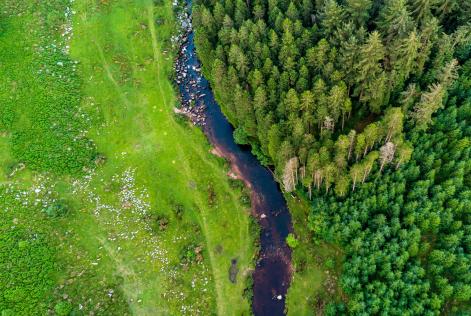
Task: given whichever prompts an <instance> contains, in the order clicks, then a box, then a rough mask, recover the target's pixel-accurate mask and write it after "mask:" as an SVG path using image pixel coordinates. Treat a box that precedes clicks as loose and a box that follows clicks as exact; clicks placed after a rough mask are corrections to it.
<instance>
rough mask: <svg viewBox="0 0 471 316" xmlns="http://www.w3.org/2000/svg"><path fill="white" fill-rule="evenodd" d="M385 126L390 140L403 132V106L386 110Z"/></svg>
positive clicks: (387, 137)
mask: <svg viewBox="0 0 471 316" xmlns="http://www.w3.org/2000/svg"><path fill="white" fill-rule="evenodd" d="M383 121H384V127H385V128H386V131H385V134H386V140H385V142H386V143H387V142H389V141H390V140H391V139H392V138H393V137H394V136H396V135H397V134H399V133H401V132H402V128H403V121H404V114H403V113H402V110H401V108H398V107H393V108H389V109H387V110H386V113H385V114H384V119H383Z"/></svg>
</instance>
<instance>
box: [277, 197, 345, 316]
mask: <svg viewBox="0 0 471 316" xmlns="http://www.w3.org/2000/svg"><path fill="white" fill-rule="evenodd" d="M285 198H286V200H287V202H288V207H289V209H290V212H291V216H292V220H293V226H294V231H295V233H296V238H297V240H298V241H299V243H298V245H297V246H296V248H294V249H293V252H292V262H293V268H294V274H293V279H292V282H291V285H290V287H289V289H288V294H287V297H286V311H287V314H288V315H293V316H298V315H299V316H308V315H323V314H324V308H325V305H326V302H328V301H333V300H339V299H340V298H341V297H343V294H342V293H341V291H340V287H339V286H338V285H339V284H338V282H339V279H338V278H339V275H340V269H341V266H342V260H343V259H342V253H341V252H340V250H339V249H337V248H336V247H335V246H334V245H327V244H317V245H316V244H315V243H313V240H312V235H311V234H310V232H309V230H308V228H307V227H306V218H307V217H308V214H309V208H310V206H309V204H308V202H307V201H305V200H302V199H300V198H298V197H296V198H294V197H292V196H291V195H285Z"/></svg>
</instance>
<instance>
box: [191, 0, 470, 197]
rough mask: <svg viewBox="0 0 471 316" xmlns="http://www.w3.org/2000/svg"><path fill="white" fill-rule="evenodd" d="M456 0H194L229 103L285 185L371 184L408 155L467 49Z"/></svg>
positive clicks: (208, 70)
mask: <svg viewBox="0 0 471 316" xmlns="http://www.w3.org/2000/svg"><path fill="white" fill-rule="evenodd" d="M458 2H459V1H456V0H438V1H422V0H410V1H406V0H386V1H380V0H376V1H372V0H366V1H364V0H348V1H340V0H339V1H337V0H325V1H324V0H319V1H301V0H291V1H288V0H270V1H266V0H259V1H252V2H245V1H243V0H224V1H207V0H200V1H197V4H198V5H197V6H196V7H195V9H194V23H195V25H196V29H197V33H196V35H197V36H196V44H197V48H198V52H199V56H200V58H201V59H202V62H203V71H204V73H205V74H206V76H207V77H208V78H210V81H211V83H212V86H213V88H214V89H215V95H216V97H217V99H218V101H219V103H220V104H221V106H222V108H223V109H224V112H225V114H226V115H227V116H228V118H229V119H230V120H231V122H232V123H233V124H234V125H235V126H236V127H237V129H236V131H237V134H236V136H238V138H239V139H240V138H241V137H240V135H244V134H245V135H246V137H245V138H247V141H249V142H250V143H251V144H252V147H253V152H254V153H255V154H256V155H257V156H258V157H259V158H260V160H261V161H262V162H263V163H266V164H269V165H273V166H274V167H275V171H276V173H277V175H278V177H279V179H280V182H281V183H282V184H283V187H284V189H285V190H286V191H288V192H290V191H293V190H295V187H296V185H298V184H302V185H303V186H305V187H306V188H308V190H309V191H311V190H312V188H313V187H315V188H316V189H318V190H321V189H322V190H324V191H327V192H328V191H329V190H331V189H334V190H335V192H336V194H337V195H339V196H345V195H346V194H347V192H348V191H349V190H355V188H356V187H358V185H359V184H360V183H364V182H365V181H366V180H367V179H368V176H369V175H370V174H371V170H372V169H373V167H374V166H375V165H379V166H380V169H381V170H382V169H383V168H384V167H385V166H386V165H389V164H394V165H395V166H396V168H399V167H401V166H402V165H403V164H404V163H405V162H407V161H408V160H409V159H410V157H411V154H412V150H413V147H412V146H411V143H410V142H409V141H407V140H406V139H405V138H404V124H405V122H408V121H412V122H414V124H415V125H416V126H417V128H420V129H426V128H427V126H429V125H430V123H431V120H432V115H433V114H434V113H435V112H436V111H437V110H438V109H440V108H442V107H443V104H444V102H445V100H446V96H447V90H448V89H449V88H450V87H451V85H452V84H453V82H454V80H455V79H456V77H457V70H458V69H459V67H460V65H461V64H462V63H463V61H464V60H465V59H466V58H467V57H468V55H469V43H470V42H471V28H470V26H469V24H466V23H467V22H468V21H469V20H470V19H471V5H469V4H463V6H458Z"/></svg>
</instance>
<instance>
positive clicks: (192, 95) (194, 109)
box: [172, 11, 206, 126]
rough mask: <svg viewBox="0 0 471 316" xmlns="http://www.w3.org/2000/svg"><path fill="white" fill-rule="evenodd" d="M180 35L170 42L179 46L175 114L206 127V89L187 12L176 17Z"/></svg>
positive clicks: (176, 63) (176, 62)
mask: <svg viewBox="0 0 471 316" xmlns="http://www.w3.org/2000/svg"><path fill="white" fill-rule="evenodd" d="M178 21H179V23H180V27H181V33H180V34H179V35H178V36H175V37H174V38H173V39H172V41H173V42H174V43H175V44H177V45H179V53H178V56H177V59H176V61H175V72H176V83H177V85H178V87H179V89H180V93H181V96H180V104H181V108H178V109H177V108H176V109H175V113H178V114H182V115H185V116H187V117H188V118H189V119H190V120H191V122H193V124H194V125H198V126H204V125H206V117H205V109H206V105H205V103H204V97H205V96H206V93H205V92H204V91H205V89H206V87H205V86H204V85H202V81H203V78H202V75H201V67H200V65H199V62H198V61H197V59H196V52H195V48H194V45H193V40H192V38H191V39H190V37H191V36H193V34H192V32H193V27H192V23H191V17H190V15H189V14H188V12H185V11H182V12H181V13H180V14H179V15H178Z"/></svg>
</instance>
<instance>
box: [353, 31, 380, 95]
mask: <svg viewBox="0 0 471 316" xmlns="http://www.w3.org/2000/svg"><path fill="white" fill-rule="evenodd" d="M384 56H385V49H384V46H383V44H382V42H381V38H380V34H379V33H378V32H376V31H375V32H373V33H371V34H370V36H369V37H368V40H367V41H366V43H365V44H364V45H362V46H361V48H360V55H359V61H358V63H357V64H356V65H355V70H356V72H357V83H358V88H359V89H360V99H362V98H363V93H364V90H365V86H367V85H368V84H369V83H371V82H374V81H375V79H376V78H377V77H378V76H379V75H380V74H381V71H382V67H381V62H382V60H383V59H384Z"/></svg>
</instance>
